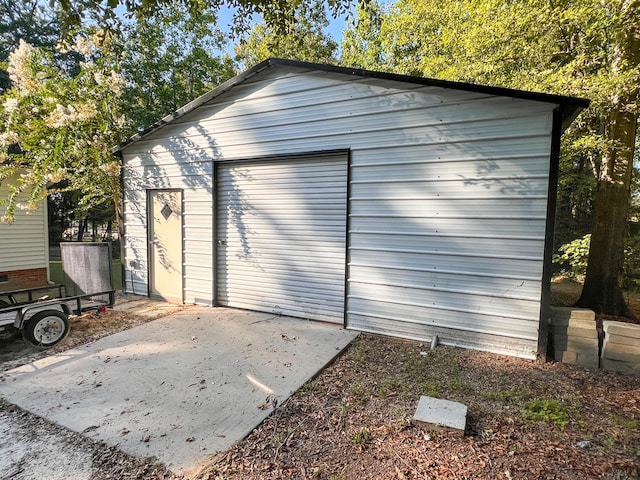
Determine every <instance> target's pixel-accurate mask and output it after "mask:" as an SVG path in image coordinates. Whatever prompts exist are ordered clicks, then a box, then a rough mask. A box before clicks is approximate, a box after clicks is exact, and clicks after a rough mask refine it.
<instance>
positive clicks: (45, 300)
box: [0, 285, 115, 348]
mask: <svg viewBox="0 0 640 480" xmlns="http://www.w3.org/2000/svg"><path fill="white" fill-rule="evenodd" d="M52 292H55V293H54V295H55V296H54V297H50V296H49V294H50V293H52ZM43 294H45V295H43ZM114 299H115V290H113V289H112V290H107V291H104V292H97V293H92V294H90V295H71V296H68V295H66V288H65V286H64V285H47V286H44V287H36V288H27V289H22V290H13V291H9V292H0V332H2V331H4V330H6V329H11V328H12V329H18V330H21V331H22V336H23V338H24V339H25V340H26V341H27V342H29V343H31V344H33V345H35V346H37V347H40V348H47V347H51V346H53V345H55V344H57V343H59V342H61V341H62V340H63V339H64V338H65V337H66V336H67V333H69V316H70V315H80V314H81V313H83V312H86V311H90V310H95V311H97V312H100V311H104V309H106V308H107V307H112V306H113V303H114Z"/></svg>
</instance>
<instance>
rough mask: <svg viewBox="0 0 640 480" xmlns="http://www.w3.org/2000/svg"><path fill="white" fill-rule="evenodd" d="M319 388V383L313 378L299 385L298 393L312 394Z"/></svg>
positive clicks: (317, 391)
mask: <svg viewBox="0 0 640 480" xmlns="http://www.w3.org/2000/svg"><path fill="white" fill-rule="evenodd" d="M320 390H321V388H320V385H318V382H316V381H315V380H311V381H310V382H307V383H305V384H304V385H302V386H301V387H300V389H299V390H298V393H300V395H313V394H315V393H319V392H320Z"/></svg>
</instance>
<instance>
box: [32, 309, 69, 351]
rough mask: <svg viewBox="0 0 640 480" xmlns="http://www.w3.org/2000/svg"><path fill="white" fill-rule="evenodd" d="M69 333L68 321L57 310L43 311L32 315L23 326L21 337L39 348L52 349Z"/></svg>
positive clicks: (65, 316)
mask: <svg viewBox="0 0 640 480" xmlns="http://www.w3.org/2000/svg"><path fill="white" fill-rule="evenodd" d="M68 333H69V319H68V318H67V315H65V314H64V313H63V312H60V311H58V310H44V311H42V312H38V313H36V314H35V315H33V316H32V317H31V318H29V320H27V322H26V323H25V324H24V327H23V332H22V336H23V338H24V339H25V340H26V341H27V342H29V343H30V344H32V345H35V346H36V347H40V348H47V347H52V346H53V345H55V344H56V343H59V342H61V341H62V340H63V339H64V338H65V337H66V336H67V334H68Z"/></svg>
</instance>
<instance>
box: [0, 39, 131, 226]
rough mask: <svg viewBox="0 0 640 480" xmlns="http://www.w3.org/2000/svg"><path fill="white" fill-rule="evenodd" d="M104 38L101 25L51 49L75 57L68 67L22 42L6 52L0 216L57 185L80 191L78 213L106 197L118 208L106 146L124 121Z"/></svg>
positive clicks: (114, 167)
mask: <svg viewBox="0 0 640 480" xmlns="http://www.w3.org/2000/svg"><path fill="white" fill-rule="evenodd" d="M111 40H112V39H111V37H109V36H108V35H106V34H105V32H103V31H100V30H93V31H82V32H78V35H77V36H76V38H75V42H74V44H73V45H71V46H69V45H67V46H61V47H59V49H58V51H59V52H61V53H66V52H68V51H73V52H74V53H75V55H76V57H77V58H79V59H80V62H79V63H77V64H76V65H75V66H74V68H72V69H70V68H69V65H68V64H66V63H65V62H63V61H62V60H61V58H60V57H58V56H57V55H56V52H55V51H54V50H53V49H51V48H47V47H32V46H31V45H29V44H27V43H25V42H24V41H21V42H20V44H19V45H18V47H17V48H16V49H15V50H14V51H13V52H12V53H11V54H10V56H9V61H8V72H9V74H10V77H11V88H10V89H9V90H8V91H7V92H6V93H5V94H4V95H3V97H2V107H1V108H0V125H1V126H0V182H5V183H7V184H8V185H9V192H10V193H9V197H8V198H7V199H2V200H0V205H4V206H5V212H4V216H3V220H4V221H12V219H13V215H14V212H15V209H16V208H25V209H34V208H36V206H37V204H38V202H39V201H40V200H41V199H43V198H44V197H46V196H47V195H48V194H49V193H51V192H55V191H60V190H61V189H62V190H65V191H77V192H80V196H79V197H78V205H77V210H79V211H81V212H88V211H89V210H90V209H91V208H92V207H94V206H96V205H99V204H101V203H103V202H104V201H105V199H108V198H111V199H112V201H113V204H114V206H116V207H117V206H118V205H119V190H120V181H119V179H120V166H119V163H118V161H117V160H116V159H115V158H114V157H113V155H112V154H111V148H112V146H113V145H116V144H117V143H119V142H120V141H122V140H123V138H124V132H125V118H124V115H123V112H122V109H121V93H122V86H123V79H122V77H121V76H120V75H119V74H117V73H116V72H115V71H114V70H113V69H112V65H113V57H112V56H111V55H110V54H109V53H108V51H109V45H110V43H111ZM62 185H64V187H60V186H62ZM25 195H26V196H27V198H28V199H27V201H26V203H25V204H24V205H19V204H18V199H19V198H22V197H23V196H25ZM80 218H82V216H80Z"/></svg>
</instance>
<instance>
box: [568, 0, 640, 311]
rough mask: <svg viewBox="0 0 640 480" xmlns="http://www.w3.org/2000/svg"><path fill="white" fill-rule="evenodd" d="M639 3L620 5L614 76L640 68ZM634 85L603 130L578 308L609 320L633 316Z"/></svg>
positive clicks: (618, 95)
mask: <svg viewBox="0 0 640 480" xmlns="http://www.w3.org/2000/svg"><path fill="white" fill-rule="evenodd" d="M639 8H640V1H639V0H624V1H623V2H622V5H621V11H620V14H621V17H622V18H623V19H624V20H625V22H624V23H623V24H624V25H625V27H626V28H622V29H621V30H620V31H618V32H616V33H615V42H614V44H613V48H612V51H613V56H614V59H613V62H612V66H611V70H612V74H613V77H615V76H616V75H624V74H626V73H628V72H629V70H631V69H633V68H635V67H637V66H638V65H639V64H640V16H639V15H638V9H639ZM637 101H638V86H637V85H635V86H633V87H631V88H630V89H629V90H628V91H624V89H622V90H621V91H618V92H615V93H614V94H613V95H612V98H611V114H610V115H609V118H608V119H607V120H608V123H607V125H606V127H605V129H606V137H607V140H608V145H609V146H608V148H607V150H606V151H605V152H604V153H603V155H602V161H601V164H600V171H599V172H598V173H599V178H598V186H597V189H596V195H595V202H594V203H595V205H594V207H595V209H594V224H593V231H592V232H591V247H590V248H589V263H588V264H587V274H586V277H585V282H584V287H583V289H582V294H581V295H580V299H579V300H578V303H577V305H578V306H580V307H586V308H590V309H592V310H594V311H595V312H598V313H605V314H609V315H622V316H633V315H632V314H631V311H630V310H629V307H628V306H627V304H626V303H625V301H624V297H623V295H622V286H621V285H622V284H621V279H622V271H623V270H622V267H623V264H622V262H623V258H624V240H625V235H626V234H627V228H628V217H629V207H630V203H631V175H632V173H633V153H634V150H635V141H636V133H637V127H638V124H637V120H638V118H637V108H635V105H636V103H637Z"/></svg>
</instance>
